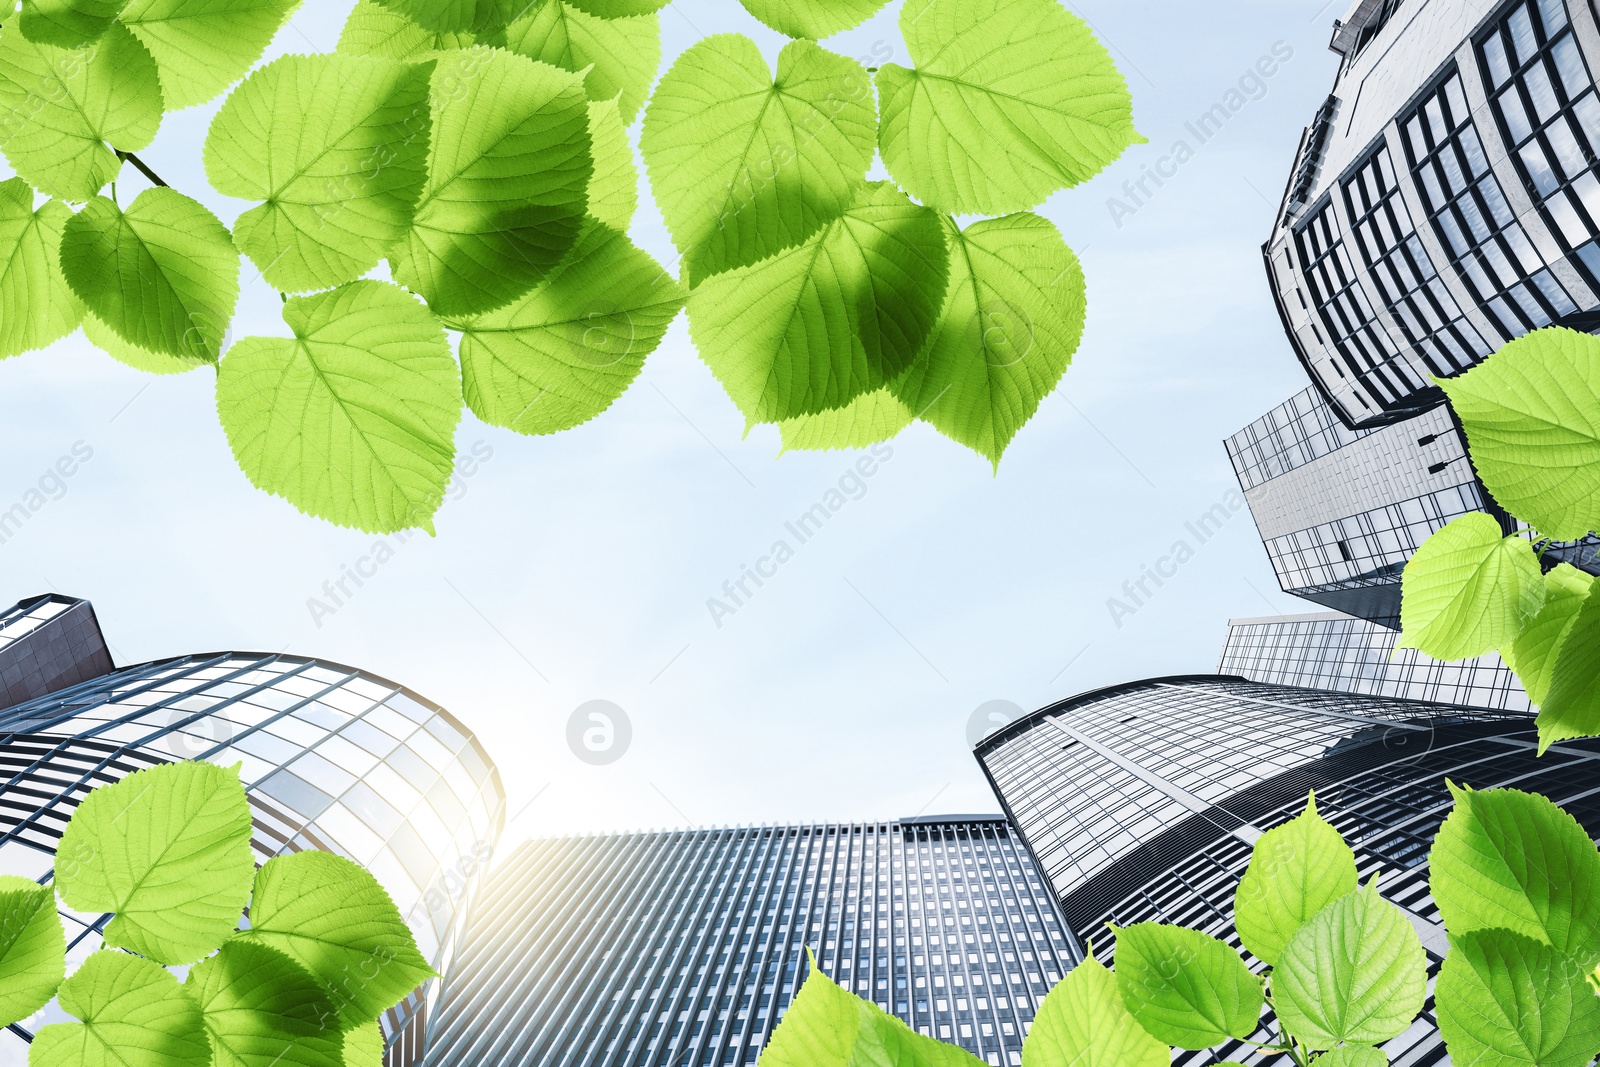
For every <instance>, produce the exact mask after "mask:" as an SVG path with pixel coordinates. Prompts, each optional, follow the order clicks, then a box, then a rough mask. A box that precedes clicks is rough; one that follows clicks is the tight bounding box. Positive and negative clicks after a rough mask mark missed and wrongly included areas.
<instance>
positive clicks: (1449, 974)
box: [1434, 930, 1600, 1067]
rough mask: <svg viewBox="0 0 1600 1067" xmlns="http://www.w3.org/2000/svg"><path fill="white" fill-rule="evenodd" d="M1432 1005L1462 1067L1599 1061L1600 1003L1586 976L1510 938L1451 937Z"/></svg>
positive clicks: (1551, 953)
mask: <svg viewBox="0 0 1600 1067" xmlns="http://www.w3.org/2000/svg"><path fill="white" fill-rule="evenodd" d="M1434 1002H1435V1003H1436V1004H1437V1006H1438V1015H1439V1030H1440V1033H1441V1034H1443V1036H1444V1041H1445V1048H1446V1049H1448V1050H1449V1052H1450V1062H1451V1063H1455V1064H1460V1065H1461V1067H1518V1065H1527V1067H1535V1065H1537V1067H1585V1065H1586V1064H1587V1063H1589V1061H1590V1060H1592V1059H1594V1057H1595V1054H1596V1053H1600V999H1597V998H1596V997H1595V993H1594V990H1593V989H1591V988H1590V987H1589V983H1588V982H1587V981H1586V980H1585V977H1584V973H1583V971H1581V970H1580V969H1579V968H1578V967H1577V966H1576V965H1575V964H1574V963H1573V962H1572V961H1571V960H1569V959H1567V958H1566V957H1564V956H1562V955H1561V954H1560V953H1558V952H1556V951H1555V950H1554V949H1552V948H1550V947H1549V946H1548V945H1543V944H1540V943H1539V942H1537V941H1534V940H1531V939H1530V938H1526V937H1523V936H1522V935H1521V934H1514V933H1512V932H1511V931H1509V930H1478V931H1474V932H1472V933H1469V934H1463V935H1461V936H1459V937H1453V938H1452V939H1451V945H1450V954H1449V956H1447V957H1446V958H1445V961H1444V967H1443V968H1442V969H1441V970H1440V972H1439V983H1438V988H1437V989H1436V990H1435V992H1434Z"/></svg>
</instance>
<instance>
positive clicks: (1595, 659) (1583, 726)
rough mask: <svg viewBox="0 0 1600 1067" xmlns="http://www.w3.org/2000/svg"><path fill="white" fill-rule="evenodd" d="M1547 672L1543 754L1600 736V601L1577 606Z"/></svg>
mask: <svg viewBox="0 0 1600 1067" xmlns="http://www.w3.org/2000/svg"><path fill="white" fill-rule="evenodd" d="M1551 573H1554V572H1553V571H1552V572H1551ZM1534 621H1535V625H1537V623H1538V620H1537V619H1536V620H1534ZM1548 671H1549V681H1548V682H1547V683H1546V685H1545V693H1544V700H1543V702H1542V703H1541V704H1540V706H1539V719H1538V723H1539V751H1540V753H1541V754H1543V752H1544V751H1545V749H1547V748H1549V747H1550V746H1551V745H1553V744H1554V743H1556V742H1557V741H1564V740H1566V739H1567V738H1569V737H1592V736H1594V735H1595V734H1597V733H1600V597H1596V596H1589V597H1586V598H1585V599H1584V600H1583V601H1582V602H1581V603H1580V604H1579V605H1578V610H1577V613H1576V614H1575V615H1574V616H1573V617H1572V620H1571V622H1570V623H1569V624H1568V627H1567V629H1565V630H1564V631H1563V633H1562V636H1561V643H1560V644H1559V645H1557V646H1556V649H1555V654H1554V656H1553V658H1552V660H1551V661H1549V663H1548ZM1529 695H1530V696H1531V695H1532V693H1531V691H1530V693H1529Z"/></svg>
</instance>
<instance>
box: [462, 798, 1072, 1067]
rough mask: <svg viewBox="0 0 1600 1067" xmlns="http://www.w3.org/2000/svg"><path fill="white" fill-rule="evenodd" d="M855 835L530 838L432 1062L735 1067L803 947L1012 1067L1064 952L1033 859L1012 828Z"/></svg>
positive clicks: (891, 1007)
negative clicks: (556, 1052) (711, 1066)
mask: <svg viewBox="0 0 1600 1067" xmlns="http://www.w3.org/2000/svg"><path fill="white" fill-rule="evenodd" d="M851 829H852V828H849V827H842V828H831V827H827V828H825V827H810V828H775V829H764V830H759V831H754V830H730V831H706V832H685V833H671V834H650V835H623V836H616V837H609V838H578V839H563V840H557V841H544V842H534V843H532V844H530V845H528V846H525V847H524V848H523V849H521V850H519V851H518V852H517V853H516V854H515V855H514V856H512V857H511V858H510V859H509V860H507V861H506V863H505V864H504V865H503V866H502V867H500V868H499V869H497V871H496V873H495V875H494V877H493V878H492V879H491V881H490V882H489V883H488V884H487V885H486V886H485V887H484V889H483V891H482V892H481V894H480V898H479V899H480V901H481V903H480V904H479V906H478V911H477V913H476V914H475V916H474V919H473V922H472V925H471V928H470V929H469V931H468V933H467V936H466V938H465V940H464V942H463V945H462V950H461V951H462V955H461V961H460V964H459V966H458V969H457V972H456V974H453V975H452V976H451V980H450V981H449V983H448V984H447V988H446V990H445V992H444V996H443V1001H442V1003H441V1007H440V1013H439V1038H438V1040H437V1041H436V1051H435V1053H434V1055H435V1056H436V1057H437V1060H438V1062H439V1063H441V1064H443V1063H454V1062H464V1061H469V1060H470V1061H474V1062H477V1061H485V1062H489V1061H492V1062H496V1063H506V1064H519V1065H520V1064H532V1063H538V1062H543V1060H542V1059H541V1057H542V1056H546V1055H548V1054H549V1053H550V1050H553V1049H558V1048H559V1049H563V1050H572V1049H584V1050H586V1051H585V1052H584V1053H583V1054H582V1057H581V1058H579V1059H577V1060H575V1061H572V1062H575V1063H582V1064H588V1063H595V1064H600V1063H604V1064H606V1065H607V1067H611V1065H613V1064H620V1063H630V1064H647V1063H648V1064H656V1063H663V1062H671V1063H673V1064H680V1063H693V1062H697V1061H703V1060H702V1057H704V1058H706V1059H708V1060H709V1061H710V1062H719V1063H720V1062H744V1061H745V1059H746V1057H747V1056H750V1055H753V1054H755V1053H757V1052H758V1051H759V1049H760V1048H761V1047H762V1046H763V1045H764V1044H765V1042H766V1040H767V1039H768V1037H769V1036H770V1032H771V1028H772V1027H773V1026H775V1025H776V1023H777V1021H778V1019H779V1018H780V1017H781V1015H782V1012H783V1010H784V1009H785V1008H786V1006H787V1004H788V1003H789V1001H790V999H791V998H792V997H793V995H794V993H795V991H796V990H797V988H798V986H799V984H800V983H801V982H802V981H803V971H804V958H805V957H804V947H805V946H807V945H809V946H810V947H811V948H812V949H814V950H816V951H817V952H818V959H819V964H820V966H822V968H823V970H824V971H825V972H826V973H828V974H829V975H830V976H831V977H833V978H834V979H835V980H836V981H839V982H841V983H842V984H844V985H845V986H846V987H847V988H850V989H852V990H853V991H855V992H857V993H858V994H859V995H861V996H864V997H867V998H868V999H871V1000H874V1001H875V1002H876V1003H878V1004H879V1005H880V1006H881V1007H882V1008H884V1010H886V1011H890V1012H893V1013H896V1014H898V1015H900V1016H901V1017H902V1018H903V1019H905V1020H906V1021H907V1022H908V1023H910V1024H911V1025H913V1026H915V1027H918V1028H919V1029H922V1030H924V1032H929V1033H934V1034H938V1033H939V1032H940V1029H939V1028H940V1027H947V1028H951V1033H952V1035H953V1037H952V1039H953V1040H956V1041H958V1042H960V1043H962V1044H964V1045H965V1046H966V1047H967V1048H968V1050H969V1051H971V1052H973V1053H975V1054H977V1055H979V1056H980V1057H982V1058H985V1059H987V1060H988V1061H989V1062H991V1063H1000V1062H1007V1055H1006V1054H1007V1052H1008V1051H1016V1050H1017V1049H1020V1045H1021V1035H1022V1033H1024V1032H1025V1029H1026V1025H1027V1023H1028V1021H1029V1020H1031V1018H1032V1016H1033V1011H1034V1010H1035V1007H1036V1005H1037V1003H1038V1001H1039V1000H1040V999H1041V998H1042V997H1043V995H1044V993H1045V992H1046V990H1047V989H1048V987H1049V986H1050V985H1051V984H1053V982H1054V981H1055V980H1057V979H1058V978H1059V977H1060V976H1061V975H1062V974H1064V973H1065V971H1066V969H1067V967H1068V965H1069V964H1070V962H1071V960H1072V959H1073V958H1074V957H1073V956H1072V955H1071V952H1072V949H1071V945H1070V943H1069V942H1068V940H1067V939H1066V936H1065V933H1064V931H1063V930H1062V928H1061V927H1060V924H1059V922H1058V921H1057V920H1056V919H1055V918H1054V912H1053V905H1052V903H1051V901H1050V899H1049V897H1048V896H1047V895H1046V891H1045V889H1044V887H1043V884H1042V882H1040V881H1039V880H1038V878H1037V876H1036V875H1032V873H1031V870H1030V868H1031V864H1030V863H1029V861H1028V860H1027V858H1026V853H1025V852H1024V851H1023V850H1021V849H1019V848H1018V847H1017V846H1016V845H1015V844H1014V842H1013V841H1012V839H1011V838H1010V836H1009V834H1008V833H1007V832H1006V831H1005V829H1004V824H994V825H993V826H991V827H988V828H979V827H973V826H966V825H963V826H961V827H960V828H959V831H958V832H951V833H950V834H949V836H948V837H945V836H943V835H939V834H937V833H936V834H934V835H932V836H931V840H930V836H927V832H926V829H925V828H922V829H920V830H919V831H918V832H919V833H920V834H923V835H924V836H922V837H921V840H920V842H919V840H918V838H917V836H915V835H913V834H912V833H911V832H910V831H909V830H907V831H902V830H901V829H900V828H899V827H897V826H894V825H892V824H891V825H885V826H881V827H867V828H866V832H865V833H862V832H860V828H856V830H857V832H855V833H852V832H851ZM958 841H959V843H958ZM852 845H854V846H855V847H854V848H852ZM863 846H864V847H863ZM930 873H932V874H934V875H935V878H936V884H935V885H933V886H931V887H930V886H928V885H927V881H928V879H927V875H928V874H930ZM1001 886H1004V887H1005V888H1003V889H1001V888H998V887H1001ZM990 887H997V888H993V889H991V888H990ZM957 889H967V890H969V892H967V893H965V894H962V893H958V892H954V890H957ZM991 892H992V893H993V894H994V895H993V896H990V895H989V893H991ZM1002 893H1003V894H1009V895H1007V896H1002V895H1001V894H1002ZM953 905H966V906H965V907H958V906H953ZM529 1004H538V1005H540V1007H539V1009H538V1010H537V1011H535V1012H532V1013H530V1012H528V1011H527V1005H529ZM485 1019H493V1020H501V1019H503V1020H504V1024H505V1025H504V1026H500V1025H499V1024H498V1023H490V1024H487V1025H486V1024H485ZM564 1062H566V1061H564Z"/></svg>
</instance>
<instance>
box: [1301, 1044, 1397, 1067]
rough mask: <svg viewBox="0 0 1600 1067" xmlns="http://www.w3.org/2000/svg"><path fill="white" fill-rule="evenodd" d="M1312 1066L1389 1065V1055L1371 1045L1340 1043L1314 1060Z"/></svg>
mask: <svg viewBox="0 0 1600 1067" xmlns="http://www.w3.org/2000/svg"><path fill="white" fill-rule="evenodd" d="M1311 1067H1389V1057H1388V1056H1386V1055H1384V1052H1383V1050H1382V1049H1377V1048H1373V1047H1372V1046H1371V1045H1340V1046H1339V1047H1338V1048H1336V1049H1334V1050H1333V1051H1332V1052H1324V1053H1323V1054H1322V1055H1320V1056H1318V1057H1317V1058H1316V1059H1314V1060H1312V1061H1311Z"/></svg>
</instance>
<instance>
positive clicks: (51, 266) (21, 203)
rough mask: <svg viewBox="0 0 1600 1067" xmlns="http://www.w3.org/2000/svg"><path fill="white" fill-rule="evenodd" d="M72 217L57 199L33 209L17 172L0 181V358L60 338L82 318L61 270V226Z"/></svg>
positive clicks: (30, 195)
mask: <svg viewBox="0 0 1600 1067" xmlns="http://www.w3.org/2000/svg"><path fill="white" fill-rule="evenodd" d="M71 217H72V211H71V209H69V208H68V207H67V206H66V205H65V204H63V203H61V202H60V201H59V200H50V201H47V202H46V203H45V204H44V205H42V206H41V207H40V208H38V210H35V209H34V206H33V187H32V186H30V185H29V184H28V183H27V182H25V181H23V180H22V179H21V178H12V179H11V180H10V181H7V182H0V257H3V258H4V262H3V265H0V359H4V358H6V357H7V356H15V355H19V354H21V353H23V352H31V351H33V350H34V349H37V348H43V347H45V346H46V345H48V344H51V343H52V342H54V341H59V340H60V339H61V338H63V337H65V336H67V335H68V334H70V333H71V332H72V331H73V330H75V329H77V328H78V323H79V322H80V321H81V320H82V319H83V304H82V302H81V301H79V300H78V297H77V295H76V294H75V293H73V291H72V289H71V287H69V286H68V285H67V280H66V279H65V278H63V277H62V276H61V231H62V228H63V227H65V226H66V223H67V220H68V219H69V218H71Z"/></svg>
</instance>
